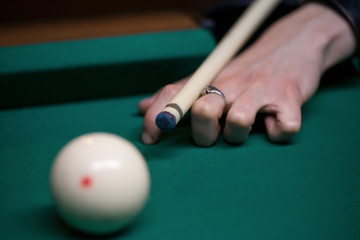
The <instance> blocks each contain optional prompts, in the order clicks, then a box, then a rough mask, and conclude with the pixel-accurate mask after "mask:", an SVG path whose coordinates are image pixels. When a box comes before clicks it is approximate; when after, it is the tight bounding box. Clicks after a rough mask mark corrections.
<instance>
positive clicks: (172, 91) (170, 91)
mask: <svg viewBox="0 0 360 240" xmlns="http://www.w3.org/2000/svg"><path fill="white" fill-rule="evenodd" d="M178 91H179V86H178V85H176V84H168V85H166V86H165V87H164V88H163V89H162V91H161V92H162V94H165V95H169V96H174V95H176V93H177V92H178Z"/></svg>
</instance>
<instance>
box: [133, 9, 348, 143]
mask: <svg viewBox="0 0 360 240" xmlns="http://www.w3.org/2000/svg"><path fill="white" fill-rule="evenodd" d="M354 50H355V39H354V37H353V35H352V32H351V30H350V28H349V26H348V25H347V23H346V22H345V21H344V20H343V19H342V18H341V17H340V16H338V15H337V14H336V13H335V12H333V11H332V10H330V9H328V8H326V7H324V6H322V5H319V4H313V3H312V4H307V5H305V6H303V7H302V8H300V9H299V10H297V11H296V12H294V13H292V14H290V15H289V16H287V17H285V18H283V19H282V20H280V21H279V22H277V23H275V24H274V25H273V26H272V27H270V28H269V30H267V31H266V32H265V33H264V34H263V35H262V37H261V38H260V39H259V40H258V41H257V42H256V43H255V44H253V46H251V47H250V48H248V49H247V50H246V51H244V52H243V53H242V54H241V55H239V56H238V57H236V58H235V59H234V60H233V61H232V62H231V63H230V64H228V66H227V67H226V68H225V69H224V70H223V71H222V72H221V73H220V74H219V75H218V76H217V78H216V79H215V80H214V81H213V82H212V85H213V86H215V87H217V88H218V89H220V90H221V91H222V92H223V93H224V95H225V96H226V98H225V101H224V100H223V99H222V98H221V97H220V96H219V95H216V94H209V95H205V96H203V97H201V98H199V99H198V100H197V101H196V102H195V103H194V104H193V106H192V109H191V115H192V117H191V121H192V122H191V124H192V135H193V138H194V141H195V143H197V144H198V145H200V146H211V145H212V144H213V143H214V142H215V141H216V139H217V137H218V135H219V134H220V132H221V126H220V124H219V119H220V118H221V117H222V116H223V115H226V121H225V126H224V129H223V131H224V137H225V139H226V140H227V141H228V142H230V143H233V144H240V143H242V142H244V141H245V140H246V138H247V137H248V135H249V133H250V130H251V127H252V125H253V123H254V121H255V117H256V115H257V113H265V114H266V116H265V125H266V129H267V134H268V136H269V139H270V140H271V141H273V142H282V141H286V140H289V139H290V138H291V136H293V135H294V134H296V133H297V132H298V131H299V129H300V126H301V106H302V105H303V103H304V102H306V101H307V100H308V99H309V98H310V97H311V96H312V95H313V94H314V93H315V92H316V89H317V88H318V85H319V81H320V78H321V75H322V73H323V72H324V71H325V70H326V69H328V68H329V67H331V66H332V65H334V64H335V63H337V62H338V61H340V60H342V59H344V58H345V57H347V56H349V55H350V54H351V53H352V52H353V51H354ZM186 81H187V79H183V80H181V81H179V82H176V83H174V84H170V85H167V86H165V87H164V88H163V89H161V90H160V91H159V92H157V93H156V94H155V95H153V96H152V97H150V98H148V99H145V100H143V101H141V102H140V103H139V109H140V111H141V112H142V113H144V114H145V116H144V124H143V136H142V140H143V142H144V143H145V144H152V143H155V142H156V141H157V140H158V138H159V136H160V130H159V129H158V128H157V126H156V124H155V118H156V115H157V114H158V113H159V112H160V111H161V110H162V109H163V108H164V107H165V105H166V104H167V103H168V102H169V101H170V100H171V99H172V98H173V97H174V96H175V94H176V93H177V92H178V91H179V89H180V88H181V86H182V85H183V84H184V83H185V82H186Z"/></svg>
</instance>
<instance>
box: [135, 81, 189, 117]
mask: <svg viewBox="0 0 360 240" xmlns="http://www.w3.org/2000/svg"><path fill="white" fill-rule="evenodd" d="M187 80H188V78H184V79H182V80H180V81H177V82H175V83H174V85H179V84H181V85H182V84H184V83H185V81H187ZM162 90H163V89H162V88H161V89H160V90H158V91H157V92H156V93H154V94H153V95H152V96H150V97H147V98H144V99H142V100H141V101H140V102H139V103H138V109H139V111H140V113H141V114H143V115H144V114H145V113H146V111H148V109H149V108H150V106H151V105H152V104H153V103H154V101H155V99H156V98H157V96H158V95H159V94H160V92H161V91H162Z"/></svg>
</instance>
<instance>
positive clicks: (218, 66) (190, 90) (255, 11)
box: [163, 0, 281, 125]
mask: <svg viewBox="0 0 360 240" xmlns="http://www.w3.org/2000/svg"><path fill="white" fill-rule="evenodd" d="M280 1H281V0H256V1H255V2H254V3H252V4H251V5H250V6H249V7H248V8H247V9H246V11H245V12H244V13H243V14H242V15H241V16H240V17H239V19H238V20H237V21H236V22H235V23H234V25H233V26H232V27H231V28H230V30H229V31H228V32H227V33H226V35H225V36H224V37H223V38H222V40H221V41H220V42H219V44H218V45H217V46H216V48H215V49H214V50H213V51H212V52H211V54H210V55H209V56H208V57H207V58H206V59H205V61H204V62H203V63H202V64H201V65H200V67H199V68H198V69H197V70H196V71H195V73H194V74H193V75H192V77H191V78H190V79H189V81H188V82H187V83H186V84H185V85H184V86H183V87H182V88H181V89H180V91H179V92H178V93H177V95H176V96H175V97H174V98H173V99H172V100H171V101H170V103H169V104H168V105H167V106H166V107H165V108H164V109H163V112H168V113H170V114H172V115H173V116H174V117H175V121H176V124H177V123H178V122H179V121H180V119H181V118H182V116H183V115H185V113H186V112H187V111H188V110H189V109H190V108H191V106H192V104H193V103H194V102H195V101H196V100H197V99H198V98H199V94H200V92H201V90H202V89H204V88H205V87H206V86H207V85H209V84H210V83H211V82H212V81H213V80H214V78H215V77H216V76H217V75H218V74H219V73H220V71H221V70H222V69H223V68H224V67H225V65H226V64H228V63H229V61H230V60H231V59H232V58H233V57H234V56H235V54H236V53H237V52H238V51H239V50H240V49H241V48H242V47H243V46H244V44H245V43H246V42H247V41H248V40H249V38H250V37H251V36H252V35H253V34H254V32H255V31H256V30H257V28H258V27H259V26H260V24H262V22H263V21H264V20H265V19H266V18H267V17H268V16H269V15H270V13H271V12H272V11H273V9H274V8H275V7H276V6H277V4H278V3H280ZM176 124H175V125H176Z"/></svg>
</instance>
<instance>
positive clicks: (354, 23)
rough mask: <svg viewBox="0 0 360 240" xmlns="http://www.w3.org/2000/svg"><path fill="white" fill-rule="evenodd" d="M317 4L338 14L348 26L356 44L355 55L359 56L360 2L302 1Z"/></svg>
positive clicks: (332, 0) (341, 0)
mask: <svg viewBox="0 0 360 240" xmlns="http://www.w3.org/2000/svg"><path fill="white" fill-rule="evenodd" d="M302 2H305V3H307V2H318V3H321V4H324V5H326V6H328V7H330V8H332V9H333V10H335V11H336V12H337V13H339V14H340V15H341V16H342V17H343V18H344V19H345V20H346V21H347V22H348V23H349V25H350V27H351V29H352V30H353V32H354V35H355V37H356V42H357V55H358V56H360V1H359V0H304V1H302Z"/></svg>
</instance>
